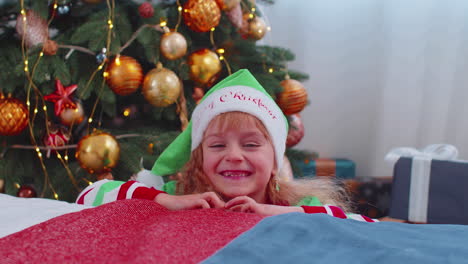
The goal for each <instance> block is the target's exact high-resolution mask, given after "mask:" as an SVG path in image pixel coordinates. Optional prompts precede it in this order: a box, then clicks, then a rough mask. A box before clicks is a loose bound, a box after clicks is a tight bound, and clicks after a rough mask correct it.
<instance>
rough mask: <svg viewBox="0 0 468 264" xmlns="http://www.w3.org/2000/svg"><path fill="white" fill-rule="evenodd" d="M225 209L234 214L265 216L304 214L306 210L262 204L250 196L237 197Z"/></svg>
mask: <svg viewBox="0 0 468 264" xmlns="http://www.w3.org/2000/svg"><path fill="white" fill-rule="evenodd" d="M224 208H226V209H227V210H230V211H234V212H244V213H255V214H260V215H264V216H270V215H278V214H285V213H292V212H302V213H303V212H304V209H302V207H296V206H280V205H272V204H260V203H257V202H256V201H255V200H254V199H252V198H250V197H248V196H239V197H236V198H234V199H232V200H230V201H229V202H227V203H226V205H225V206H224Z"/></svg>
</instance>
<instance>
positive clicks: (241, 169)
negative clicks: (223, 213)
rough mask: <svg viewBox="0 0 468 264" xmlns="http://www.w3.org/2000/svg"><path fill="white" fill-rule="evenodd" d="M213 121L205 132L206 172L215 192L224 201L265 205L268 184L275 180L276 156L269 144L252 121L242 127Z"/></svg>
mask: <svg viewBox="0 0 468 264" xmlns="http://www.w3.org/2000/svg"><path fill="white" fill-rule="evenodd" d="M219 120H220V119H219V118H218V119H214V120H213V121H212V122H211V123H210V125H209V126H208V128H207V129H206V131H205V135H204V139H203V143H202V149H203V171H204V173H205V174H206V176H207V177H208V179H209V180H210V181H211V183H212V184H213V187H214V189H215V190H216V191H217V192H219V193H220V194H221V195H223V196H224V197H226V198H228V199H231V198H234V197H237V196H244V195H245V196H249V197H251V198H252V199H254V200H256V201H257V202H259V203H265V194H266V187H267V184H268V182H269V180H270V178H271V177H272V173H273V169H274V162H275V154H274V149H273V146H272V144H271V143H270V141H269V140H268V139H267V138H266V137H265V135H264V133H262V132H261V131H260V130H259V128H258V127H257V125H256V124H255V121H254V119H253V118H249V119H247V120H245V121H244V122H242V123H241V125H236V126H230V125H229V124H228V125H227V126H229V127H228V129H226V128H224V127H223V126H225V125H219V123H220V121H219Z"/></svg>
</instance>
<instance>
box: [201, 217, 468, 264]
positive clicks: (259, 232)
mask: <svg viewBox="0 0 468 264" xmlns="http://www.w3.org/2000/svg"><path fill="white" fill-rule="evenodd" d="M203 263H204V264H209V263H291V264H292V263H333V264H335V263H379V264H384V263H424V264H427V263H436V264H440V263H468V226H462V225H413V224H402V223H394V222H380V223H364V222H358V221H354V220H343V219H338V218H333V217H331V216H328V215H324V214H314V215H306V214H299V213H292V214H285V215H279V216H273V217H268V218H265V219H263V220H262V221H261V222H259V223H258V224H257V225H256V226H254V227H253V228H252V229H250V230H248V231H247V232H245V233H243V234H242V235H240V236H239V237H238V238H236V239H234V240H233V241H231V242H230V243H229V244H228V245H226V246H225V247H224V248H222V249H221V250H219V251H218V252H217V253H215V254H214V255H212V256H211V257H209V258H208V259H206V260H205V261H204V262H203Z"/></svg>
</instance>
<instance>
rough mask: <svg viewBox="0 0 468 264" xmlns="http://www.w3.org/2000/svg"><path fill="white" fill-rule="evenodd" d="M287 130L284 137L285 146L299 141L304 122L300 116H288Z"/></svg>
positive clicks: (302, 135)
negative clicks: (286, 134) (286, 135)
mask: <svg viewBox="0 0 468 264" xmlns="http://www.w3.org/2000/svg"><path fill="white" fill-rule="evenodd" d="M289 118H290V121H289V131H288V137H287V138H286V146H287V147H288V148H290V147H293V146H295V145H297V143H299V142H300V141H301V140H302V138H303V137H304V124H303V123H302V120H301V116H300V115H299V114H294V115H291V116H289Z"/></svg>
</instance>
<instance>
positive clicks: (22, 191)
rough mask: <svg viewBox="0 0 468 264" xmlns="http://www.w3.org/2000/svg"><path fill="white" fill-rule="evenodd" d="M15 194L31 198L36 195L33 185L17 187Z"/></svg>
mask: <svg viewBox="0 0 468 264" xmlns="http://www.w3.org/2000/svg"><path fill="white" fill-rule="evenodd" d="M16 196H18V197H22V198H33V197H37V193H36V190H34V188H33V187H31V186H29V185H23V186H21V187H20V188H19V189H18V192H17V193H16Z"/></svg>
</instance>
